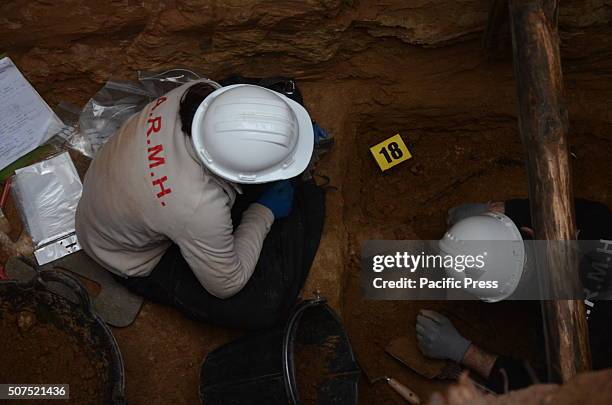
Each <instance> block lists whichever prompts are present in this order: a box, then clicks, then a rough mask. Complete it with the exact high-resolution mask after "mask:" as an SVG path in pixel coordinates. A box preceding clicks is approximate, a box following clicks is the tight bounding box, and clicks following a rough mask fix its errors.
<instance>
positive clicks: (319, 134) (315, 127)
mask: <svg viewBox="0 0 612 405" xmlns="http://www.w3.org/2000/svg"><path fill="white" fill-rule="evenodd" d="M312 131H313V133H314V143H315V145H318V144H319V143H321V141H325V140H327V139H329V134H328V133H327V131H326V130H325V129H323V128H321V127H320V126H319V124H317V123H316V122H314V121H312Z"/></svg>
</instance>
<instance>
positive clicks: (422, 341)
mask: <svg viewBox="0 0 612 405" xmlns="http://www.w3.org/2000/svg"><path fill="white" fill-rule="evenodd" d="M416 331H417V341H418V342H419V349H421V352H423V354H424V355H425V356H428V357H433V358H435V359H448V360H452V361H454V362H456V363H460V362H461V360H462V359H463V356H464V355H465V352H466V351H467V349H468V347H469V346H470V344H471V342H470V341H469V340H467V339H466V338H464V337H463V336H461V335H460V334H459V332H457V329H455V327H454V326H453V324H452V323H451V321H450V320H449V319H448V318H447V317H445V316H443V315H441V314H439V313H437V312H435V311H429V310H426V309H422V310H421V311H419V315H417V324H416Z"/></svg>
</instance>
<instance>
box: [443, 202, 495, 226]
mask: <svg viewBox="0 0 612 405" xmlns="http://www.w3.org/2000/svg"><path fill="white" fill-rule="evenodd" d="M487 211H489V204H486V203H465V204H461V205H459V206H457V207H453V208H451V209H450V210H448V216H447V217H446V225H448V226H452V225H454V224H456V223H457V222H459V221H461V220H462V219H465V218H468V217H473V216H475V215H479V214H482V213H485V212H487Z"/></svg>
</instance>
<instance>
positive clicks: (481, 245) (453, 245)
mask: <svg viewBox="0 0 612 405" xmlns="http://www.w3.org/2000/svg"><path fill="white" fill-rule="evenodd" d="M438 246H439V248H440V251H441V253H442V254H444V255H450V256H453V257H457V256H461V255H464V256H465V255H471V256H474V257H476V256H478V255H482V262H483V263H484V265H483V266H481V267H479V266H476V265H474V266H466V269H465V271H462V272H460V271H457V270H456V269H454V268H446V272H447V274H448V275H449V276H452V277H454V278H455V279H459V280H464V279H465V278H466V277H469V278H471V279H473V280H478V281H484V282H490V283H489V285H492V283H491V282H494V281H497V283H498V287H497V288H478V287H475V286H469V287H466V288H465V290H466V291H468V292H469V293H471V294H473V295H475V296H476V297H478V298H479V299H481V300H483V301H487V302H496V301H501V300H504V299H506V298H508V297H509V296H510V295H512V293H513V292H514V290H515V289H516V287H517V286H518V283H519V281H520V280H521V276H522V274H523V268H524V265H525V246H524V243H523V238H522V236H521V233H520V232H519V230H518V228H517V227H516V225H515V224H514V223H513V222H512V220H511V219H510V218H508V217H507V216H505V215H503V214H499V213H494V212H487V213H485V214H480V215H476V216H472V217H468V218H465V219H462V220H461V221H459V222H457V223H456V224H455V225H453V226H452V227H451V228H450V229H449V230H448V231H447V232H446V233H445V234H444V237H443V238H442V239H441V240H440V241H439V243H438ZM482 262H481V264H482Z"/></svg>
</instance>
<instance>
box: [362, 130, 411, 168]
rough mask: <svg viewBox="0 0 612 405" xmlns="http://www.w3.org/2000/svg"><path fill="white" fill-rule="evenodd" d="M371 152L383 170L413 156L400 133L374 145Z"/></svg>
mask: <svg viewBox="0 0 612 405" xmlns="http://www.w3.org/2000/svg"><path fill="white" fill-rule="evenodd" d="M370 152H372V156H374V159H376V163H378V166H380V170H382V171H383V172H384V171H385V170H387V169H390V168H392V167H393V166H395V165H397V164H399V163H402V162H403V161H404V160H408V159H410V158H411V157H412V155H411V154H410V151H409V150H408V148H407V147H406V144H405V143H404V141H403V140H402V137H401V136H400V134H396V135H393V136H392V137H391V138H389V139H386V140H384V141H382V142H381V143H378V144H376V145H374V146H372V147H371V148H370Z"/></svg>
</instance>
